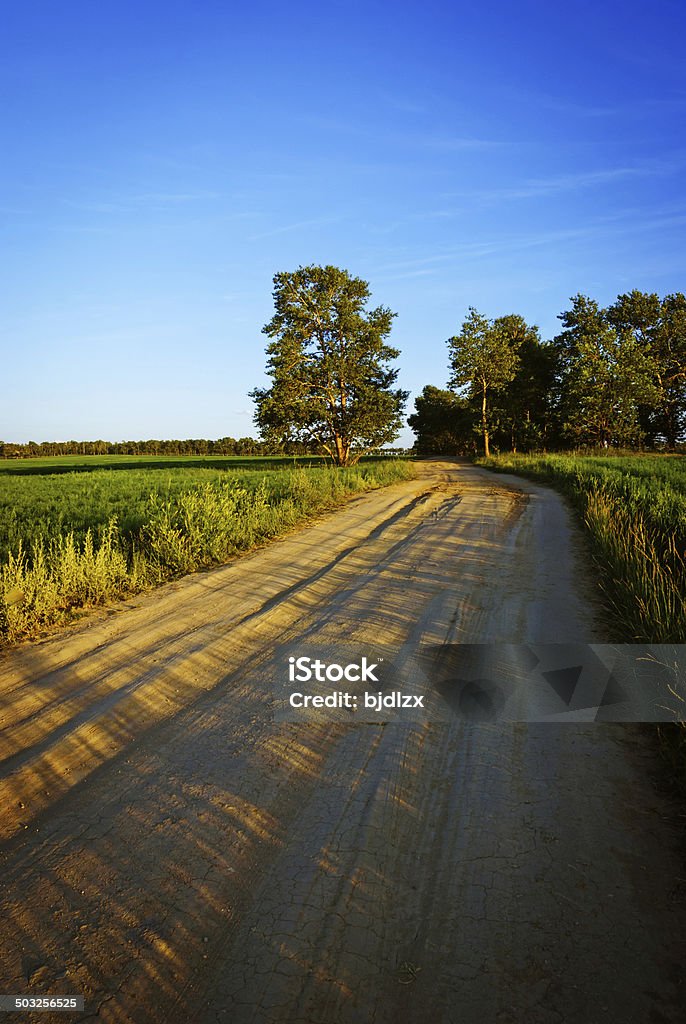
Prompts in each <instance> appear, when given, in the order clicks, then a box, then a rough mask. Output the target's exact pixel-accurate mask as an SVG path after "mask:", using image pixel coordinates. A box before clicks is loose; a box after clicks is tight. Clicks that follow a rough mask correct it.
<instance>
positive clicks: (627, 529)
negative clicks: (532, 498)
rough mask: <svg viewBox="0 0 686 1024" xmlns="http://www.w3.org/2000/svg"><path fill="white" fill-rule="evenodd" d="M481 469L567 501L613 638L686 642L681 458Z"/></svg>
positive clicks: (497, 463)
mask: <svg viewBox="0 0 686 1024" xmlns="http://www.w3.org/2000/svg"><path fill="white" fill-rule="evenodd" d="M482 465H486V466H488V467H489V468H492V469H498V470H501V471H505V472H508V471H509V472H513V473H519V474H522V475H524V476H528V477H532V478H534V479H540V480H541V481H543V482H547V483H549V484H551V485H552V486H554V487H557V488H558V489H559V490H562V491H563V492H565V493H566V494H567V495H568V496H569V497H570V498H571V500H572V501H573V503H574V505H575V506H576V507H577V509H578V510H579V512H580V513H581V515H582V517H583V519H584V522H585V523H586V526H587V527H588V529H589V531H590V537H591V541H592V546H593V554H594V557H595V560H596V562H597V564H598V566H599V568H600V569H601V572H600V574H599V577H600V580H601V583H600V585H601V587H602V590H603V593H604V595H605V598H606V601H607V604H608V609H609V611H610V614H611V619H612V623H613V625H614V627H615V629H616V631H617V639H618V640H622V641H624V642H627V643H632V642H634V643H638V642H644V641H645V642H651V643H686V562H685V556H686V458H684V457H683V456H661V455H647V456H631V455H630V456H600V457H596V456H576V455H546V456H527V455H502V456H497V457H495V458H492V459H490V460H488V461H482Z"/></svg>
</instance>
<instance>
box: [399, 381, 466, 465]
mask: <svg viewBox="0 0 686 1024" xmlns="http://www.w3.org/2000/svg"><path fill="white" fill-rule="evenodd" d="M414 405H415V409H416V412H414V413H412V415H411V416H408V419H407V422H408V425H409V426H410V427H412V429H413V430H414V432H415V434H416V435H417V442H416V445H415V448H416V451H417V454H418V455H466V454H467V453H469V454H471V453H473V452H474V450H475V447H476V443H475V442H476V438H475V436H474V418H475V417H474V406H473V404H472V403H470V402H469V400H468V399H466V398H460V397H459V396H458V395H456V394H455V393H454V392H453V391H442V390H441V389H440V388H435V387H433V385H431V384H427V385H426V387H425V388H424V389H423V391H422V393H421V395H418V396H417V397H416V398H415V400H414Z"/></svg>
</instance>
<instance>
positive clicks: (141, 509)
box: [0, 460, 414, 641]
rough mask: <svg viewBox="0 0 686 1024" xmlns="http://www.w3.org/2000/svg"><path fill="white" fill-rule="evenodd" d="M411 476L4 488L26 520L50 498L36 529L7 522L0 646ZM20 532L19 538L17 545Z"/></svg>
mask: <svg viewBox="0 0 686 1024" xmlns="http://www.w3.org/2000/svg"><path fill="white" fill-rule="evenodd" d="M413 472H414V471H413V467H412V464H411V463H409V462H404V461H400V460H395V461H388V460H386V461H383V460H379V461H374V460H370V461H369V462H364V463H361V464H359V465H358V466H357V467H356V468H355V469H344V470H336V469H334V468H333V467H331V466H322V467H316V468H313V469H305V468H302V467H296V468H294V469H281V470H273V471H271V472H266V473H265V472H262V473H256V472H253V473H250V472H245V471H243V472H241V471H237V472H235V473H231V474H229V473H223V474H208V472H207V471H206V470H195V471H190V470H179V471H177V475H176V477H175V476H174V474H172V473H169V474H168V475H167V477H166V481H165V484H164V486H163V487H158V488H157V489H151V487H150V484H151V482H152V481H153V480H154V477H155V475H157V477H158V478H159V473H157V474H156V471H154V470H153V471H149V472H148V473H147V475H146V474H145V473H144V472H143V471H135V470H134V471H131V475H129V474H128V473H126V472H109V473H108V472H107V471H106V470H102V471H100V478H98V476H97V475H96V474H91V473H89V474H71V475H61V476H58V477H49V476H48V477H43V478H38V477H35V476H19V477H14V478H8V479H12V480H14V481H15V482H17V483H18V487H19V488H21V486H23V487H24V488H26V492H27V493H26V495H25V503H24V511H25V512H27V511H28V510H29V509H30V501H31V499H32V498H33V499H34V500H37V499H39V498H40V497H41V491H40V485H41V482H42V483H43V485H45V486H47V487H48V494H49V498H48V501H47V502H43V504H42V514H41V517H40V519H39V520H38V521H39V523H40V526H41V529H40V530H37V529H36V527H35V526H34V525H33V523H32V522H31V520H30V517H28V518H24V519H23V520H15V521H14V522H13V528H14V533H13V539H14V543H13V545H12V547H11V550H10V551H8V552H7V553H6V555H5V558H4V564H2V565H1V566H0V639H3V638H4V639H5V640H12V641H14V640H18V639H20V638H22V637H25V636H30V635H32V634H34V633H35V632H36V631H37V630H39V629H41V628H43V627H46V626H49V625H52V624H54V623H58V622H62V621H65V620H66V619H67V618H69V616H70V615H71V614H72V613H73V611H74V609H77V608H81V607H91V606H94V605H99V604H104V603H105V602H107V601H110V600H112V599H114V598H117V597H122V596H124V595H126V594H131V593H136V592H137V591H141V590H146V589H148V588H150V587H152V586H155V585H157V584H159V583H161V582H163V581H164V580H168V579H173V578H174V577H177V576H180V575H182V574H184V573H188V572H193V571H195V570H197V569H202V568H205V567H208V566H211V565H216V564H218V563H221V562H223V561H225V560H226V559H227V558H229V557H230V556H231V555H233V554H235V553H237V552H240V551H245V550H247V549H249V548H251V547H254V546H255V545H256V544H260V543H263V542H265V541H267V540H269V539H270V538H273V537H277V536H279V535H281V534H283V533H284V532H286V531H288V530H289V529H291V528H293V527H294V526H296V525H297V524H299V523H302V522H303V520H305V519H306V518H307V517H308V516H310V515H312V514H314V513H316V512H321V511H324V510H326V509H331V508H334V507H335V506H336V505H337V504H340V502H342V501H345V500H346V498H347V497H348V496H349V495H351V494H355V493H358V492H361V491H365V490H368V489H370V488H374V487H382V486H385V485H386V484H389V483H394V482H397V481H399V480H406V479H409V478H410V477H412V476H413ZM84 476H85V477H87V479H88V480H92V479H93V477H94V476H95V477H96V482H97V483H98V485H99V486H98V487H96V488H95V489H92V490H90V491H89V490H88V489H86V490H84V489H83V488H82V486H81V484H82V482H83V480H82V478H83V477H84ZM103 477H104V478H106V479H103ZM151 478H152V479H151ZM189 480H192V481H193V483H192V484H191V485H189ZM155 482H157V483H159V479H158V481H155ZM60 487H61V488H62V492H63V495H64V496H65V498H66V499H67V500H65V502H64V503H63V504H62V505H61V506H60V505H59V503H58V502H56V501H53V500H54V499H55V498H56V496H57V493H58V491H56V489H55V488H58V489H59V488H60ZM16 493H18V492H17V491H15V494H16ZM70 498H71V501H70V500H69V499H70ZM77 499H78V500H77ZM89 499H90V500H89ZM122 502H123V503H124V504H130V506H131V507H129V514H128V515H129V518H128V522H129V527H128V529H127V530H126V531H124V530H123V529H122V528H121V524H120V522H119V521H118V517H117V516H116V515H113V514H112V511H111V510H112V508H113V507H119V506H120V504H121V503H122ZM48 508H51V510H52V517H51V515H50V513H49V511H48ZM132 509H133V511H132ZM20 522H23V524H24V526H25V527H26V533H25V535H23V536H19V537H18V538H17V530H18V528H19V523H20Z"/></svg>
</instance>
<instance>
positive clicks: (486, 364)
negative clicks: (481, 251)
mask: <svg viewBox="0 0 686 1024" xmlns="http://www.w3.org/2000/svg"><path fill="white" fill-rule="evenodd" d="M532 331H534V332H536V337H538V333H537V331H536V328H535V327H534V328H530V327H528V326H527V325H526V323H525V322H524V320H523V319H522V318H521V317H520V316H515V315H511V316H502V317H499V318H498V319H496V320H487V319H486V317H485V316H482V315H481V313H478V312H477V310H476V309H474V307H473V306H470V307H469V315H468V317H467V319H466V320H465V321H464V323H463V324H462V330H461V331H460V333H459V334H458V335H455V336H454V337H452V338H449V339H448V349H449V351H450V368H451V370H452V377H451V379H450V382H449V387H451V388H465V387H467V388H469V393H470V395H472V396H473V397H476V396H478V398H479V400H480V404H481V434H482V437H483V442H484V454H485V455H486V458H488V456H489V455H490V445H489V438H490V423H489V404H488V403H489V398H490V394H491V392H497V391H501V390H502V389H503V388H504V387H505V385H506V384H509V383H510V381H511V380H512V379H513V378H514V375H515V373H516V372H517V368H518V366H519V357H518V355H517V352H518V349H519V347H520V345H521V344H522V342H523V341H524V339H525V338H526V337H527V336H528V335H529V334H530V333H531V332H532Z"/></svg>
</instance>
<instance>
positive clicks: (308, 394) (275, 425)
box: [251, 266, 407, 466]
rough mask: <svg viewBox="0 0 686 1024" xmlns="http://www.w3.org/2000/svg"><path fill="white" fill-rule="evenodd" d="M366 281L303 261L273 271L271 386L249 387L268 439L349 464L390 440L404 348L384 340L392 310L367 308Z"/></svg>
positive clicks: (401, 395)
mask: <svg viewBox="0 0 686 1024" xmlns="http://www.w3.org/2000/svg"><path fill="white" fill-rule="evenodd" d="M369 297H370V292H369V286H368V284H367V282H366V281H363V280H362V279H361V278H359V277H351V276H350V274H349V273H348V272H347V271H345V270H340V269H339V268H338V267H332V266H326V267H319V266H308V267H299V268H298V270H296V271H294V272H292V273H280V274H276V275H275V277H274V306H275V313H274V316H273V318H272V319H271V320H270V322H269V323H268V324H266V326H265V327H264V329H263V331H264V333H265V334H266V335H267V336H268V337H269V338H271V339H272V341H271V343H270V344H269V345H268V347H267V355H268V357H269V358H268V362H267V372H268V374H269V376H270V377H271V378H272V385H271V387H269V388H256V389H255V390H254V391H252V392H251V397H252V398H253V399H254V401H255V403H256V407H257V411H256V414H255V422H256V424H257V425H258V427H259V428H260V431H261V433H262V435H263V437H264V438H265V440H266V441H267V442H270V441H273V442H278V443H280V444H288V443H294V442H295V443H300V444H315V445H316V446H318V448H319V450H321V451H325V452H327V453H328V455H329V456H330V457H331V459H332V460H333V462H334V463H335V464H336V465H339V466H346V465H349V464H352V463H354V462H356V461H357V460H358V459H359V458H360V456H361V455H362V454H364V453H365V452H367V451H372V450H373V449H375V448H378V447H379V446H380V445H383V444H387V443H388V442H390V441H392V440H393V439H394V438H395V437H396V436H397V434H398V431H399V429H400V426H401V422H402V421H401V414H402V411H403V407H404V404H405V402H406V400H407V393H406V392H404V391H400V390H393V384H394V383H395V381H396V378H397V376H398V371H397V369H392V368H391V367H390V366H389V364H390V362H391V361H392V360H393V359H396V358H397V356H398V354H399V353H398V350H397V349H395V348H391V347H390V346H389V345H387V344H386V342H385V338H386V337H387V336H388V334H389V333H390V331H391V326H392V323H393V318H394V316H395V314H394V313H392V312H391V311H390V309H387V308H385V307H383V306H379V307H377V308H376V309H372V310H367V309H366V305H367V302H368V301H369Z"/></svg>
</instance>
